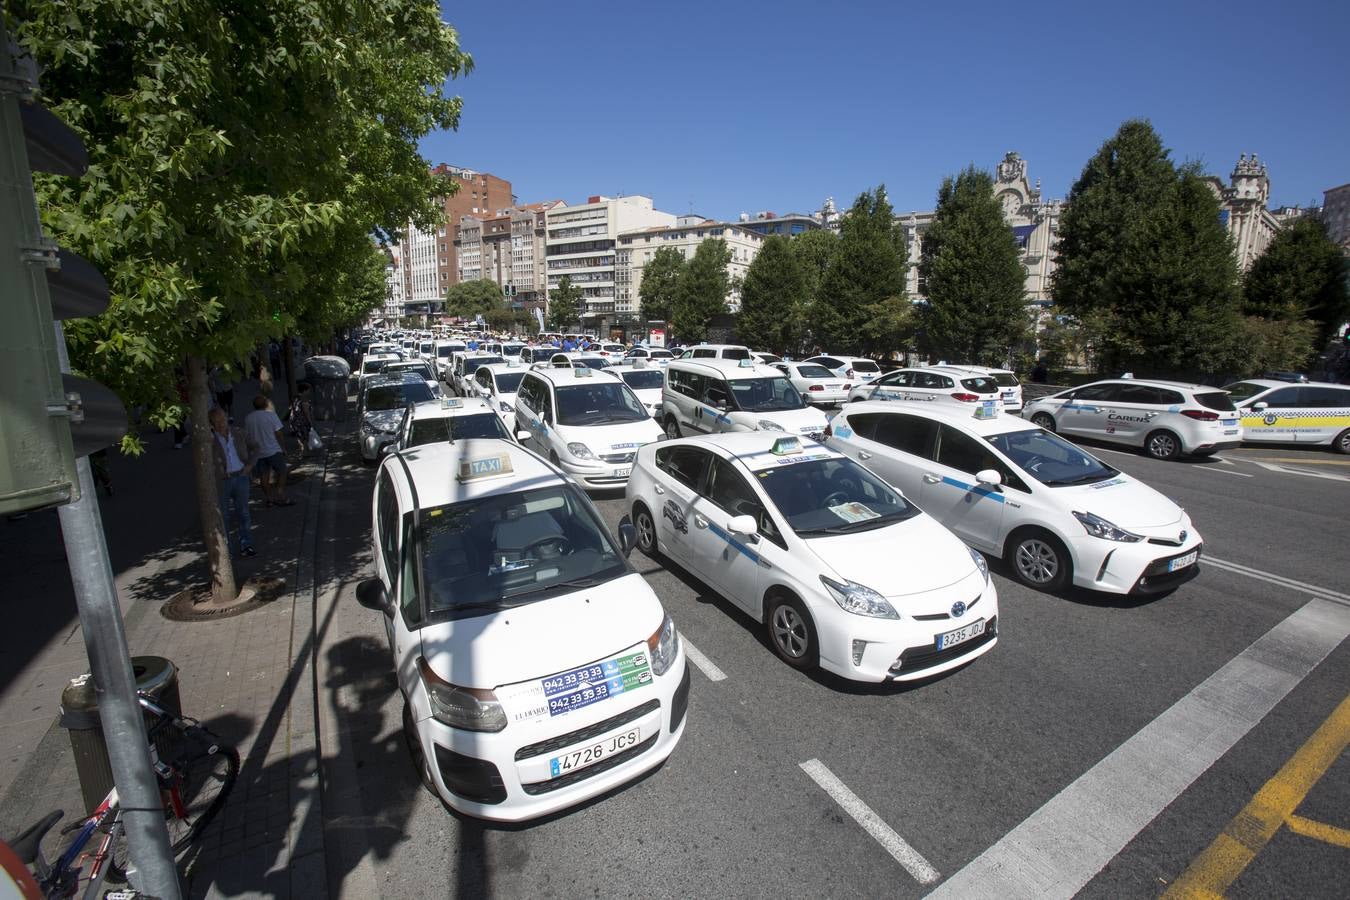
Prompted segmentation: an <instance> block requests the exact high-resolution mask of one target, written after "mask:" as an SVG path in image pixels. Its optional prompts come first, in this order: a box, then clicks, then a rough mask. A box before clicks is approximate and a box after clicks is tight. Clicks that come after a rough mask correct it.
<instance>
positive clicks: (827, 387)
mask: <svg viewBox="0 0 1350 900" xmlns="http://www.w3.org/2000/svg"><path fill="white" fill-rule="evenodd" d="M842 387H843V385H842V384H827V385H825V390H827V391H837V390H839V389H840V388H842Z"/></svg>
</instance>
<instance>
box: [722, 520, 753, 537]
mask: <svg viewBox="0 0 1350 900" xmlns="http://www.w3.org/2000/svg"><path fill="white" fill-rule="evenodd" d="M727 531H730V532H731V533H732V534H745V535H750V534H757V533H758V532H759V523H758V522H756V521H755V517H754V516H732V517H731V521H730V522H728V523H727Z"/></svg>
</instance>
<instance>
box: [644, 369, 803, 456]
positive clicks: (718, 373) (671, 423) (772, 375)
mask: <svg viewBox="0 0 1350 900" xmlns="http://www.w3.org/2000/svg"><path fill="white" fill-rule="evenodd" d="M661 422H662V425H663V426H664V427H665V430H666V435H667V436H668V437H672V438H677V437H681V436H683V435H686V434H715V433H717V432H724V431H783V432H787V433H788V434H797V435H805V436H807V437H812V438H818V437H820V436H821V435H822V434H824V432H825V425H826V423H827V422H828V420H827V419H826V417H825V413H823V412H821V411H820V410H819V409H817V408H815V407H813V406H810V405H809V404H808V403H807V402H806V401H805V399H803V397H802V395H801V392H800V391H798V390H797V389H796V388H795V387H793V386H792V382H791V381H789V380H788V379H787V376H785V375H784V374H783V373H782V372H780V371H778V370H777V369H775V368H772V367H771V366H760V365H755V363H753V362H752V361H751V360H749V359H743V360H739V361H738V360H730V359H697V360H695V359H677V360H675V361H674V362H672V363H671V364H670V365H669V366H667V367H666V384H665V388H664V389H663V390H662V392H661Z"/></svg>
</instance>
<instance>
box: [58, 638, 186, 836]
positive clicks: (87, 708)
mask: <svg viewBox="0 0 1350 900" xmlns="http://www.w3.org/2000/svg"><path fill="white" fill-rule="evenodd" d="M131 671H132V673H133V674H134V675H135V676H136V690H138V691H144V692H145V693H147V694H149V695H150V697H151V699H153V700H154V701H155V702H156V703H158V704H159V705H160V706H162V707H164V708H165V709H167V710H169V711H171V712H174V713H181V712H182V705H181V701H180V700H179V698H178V667H177V666H175V665H174V664H173V663H172V662H170V661H169V660H167V659H165V658H164V657H162V656H133V657H132V658H131ZM61 726H62V727H63V728H65V729H66V730H67V731H68V732H70V749H71V750H72V751H74V753H75V773H76V774H77V775H78V776H79V778H80V794H81V796H82V797H83V798H84V806H85V814H86V815H87V814H88V813H92V812H93V811H94V808H95V807H97V806H98V805H99V804H100V803H102V802H103V798H104V797H106V796H108V791H110V790H112V787H113V776H112V768H111V766H110V765H109V763H108V743H107V741H106V740H105V739H104V737H103V724H102V723H101V722H100V721H99V717H98V695H97V693H96V692H95V691H94V678H93V676H92V675H89V674H88V673H86V674H84V675H80V676H79V677H77V678H72V679H71V680H70V683H69V684H67V685H66V687H65V690H63V691H62V692H61ZM172 740H173V736H172V735H171V734H165V735H164V736H162V737H160V738H157V739H156V744H157V745H158V750H159V754H160V757H161V758H170V759H171V758H172V757H173V747H171V746H170V745H169V744H170V742H172Z"/></svg>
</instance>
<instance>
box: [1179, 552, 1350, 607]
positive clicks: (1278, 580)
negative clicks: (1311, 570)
mask: <svg viewBox="0 0 1350 900" xmlns="http://www.w3.org/2000/svg"><path fill="white" fill-rule="evenodd" d="M1204 561H1205V562H1207V563H1212V564H1214V565H1215V566H1218V567H1219V568H1220V569H1223V570H1225V571H1228V572H1232V573H1233V574H1235V575H1246V576H1247V577H1248V578H1255V579H1257V580H1258V581H1265V582H1269V583H1270V584H1277V585H1279V586H1280V587H1287V588H1290V589H1292V590H1296V591H1301V592H1304V593H1308V594H1312V595H1314V596H1316V597H1321V598H1322V599H1323V600H1335V601H1337V602H1340V603H1350V594H1343V593H1341V592H1340V591H1333V590H1331V589H1330V588H1324V587H1318V586H1317V585H1315V584H1308V583H1307V582H1306V581H1295V580H1294V579H1292V578H1286V577H1284V576H1283V575H1275V574H1273V573H1271V572H1265V571H1263V570H1261V569H1253V568H1252V567H1251V566H1244V565H1242V564H1241V563H1235V562H1230V561H1229V560H1226V559H1216V558H1215V557H1213V556H1206V557H1205V558H1204Z"/></svg>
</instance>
